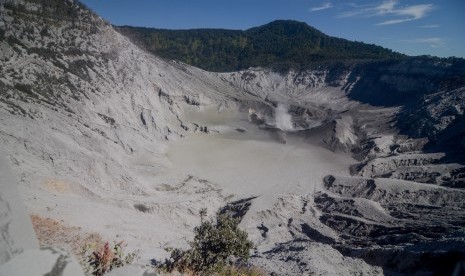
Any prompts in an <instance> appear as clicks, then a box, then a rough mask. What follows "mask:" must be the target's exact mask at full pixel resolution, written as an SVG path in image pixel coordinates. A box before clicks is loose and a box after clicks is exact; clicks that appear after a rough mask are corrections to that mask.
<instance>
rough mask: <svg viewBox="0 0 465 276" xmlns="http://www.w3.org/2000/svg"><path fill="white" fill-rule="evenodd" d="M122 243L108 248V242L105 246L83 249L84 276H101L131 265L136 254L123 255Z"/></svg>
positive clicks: (94, 245) (90, 246)
mask: <svg viewBox="0 0 465 276" xmlns="http://www.w3.org/2000/svg"><path fill="white" fill-rule="evenodd" d="M124 247H125V246H124V245H123V242H122V241H121V242H119V243H114V245H113V247H110V244H109V242H106V243H105V244H103V245H102V244H100V245H98V244H89V245H87V247H86V248H84V253H83V255H84V260H83V266H84V272H85V274H86V275H93V276H101V275H103V274H105V273H107V272H109V271H110V270H112V269H115V268H117V267H121V266H124V265H126V264H131V263H132V262H133V261H134V259H135V257H136V252H132V253H128V254H125V253H124Z"/></svg>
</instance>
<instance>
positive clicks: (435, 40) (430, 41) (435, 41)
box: [405, 37, 446, 48]
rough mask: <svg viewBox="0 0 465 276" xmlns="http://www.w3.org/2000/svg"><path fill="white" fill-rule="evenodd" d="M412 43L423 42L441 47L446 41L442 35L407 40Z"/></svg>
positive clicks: (432, 46)
mask: <svg viewBox="0 0 465 276" xmlns="http://www.w3.org/2000/svg"><path fill="white" fill-rule="evenodd" d="M405 41H406V42H410V43H422V44H428V45H429V46H430V47H431V48H439V47H443V46H445V45H446V42H445V40H444V39H443V38H441V37H426V38H415V39H411V40H405Z"/></svg>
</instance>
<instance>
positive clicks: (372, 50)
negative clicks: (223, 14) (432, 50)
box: [118, 20, 403, 71]
mask: <svg viewBox="0 0 465 276" xmlns="http://www.w3.org/2000/svg"><path fill="white" fill-rule="evenodd" d="M118 30H119V31H120V32H122V33H123V34H125V35H128V36H129V37H131V38H133V39H134V40H136V41H137V42H138V43H139V44H142V45H143V46H145V47H146V48H147V49H148V50H149V51H151V52H153V53H155V54H157V55H159V56H161V57H164V58H168V59H176V60H180V61H182V62H185V63H188V64H191V65H194V66H197V67H200V68H202V69H205V70H210V71H236V70H241V69H246V68H249V67H255V66H262V67H270V68H274V69H276V70H278V71H283V70H289V69H290V68H293V69H306V68H309V67H310V66H314V65H315V63H321V62H327V61H335V60H351V59H365V60H368V59H387V58H400V57H403V55H401V54H399V53H395V52H392V51H391V50H389V49H386V48H382V47H380V46H376V45H373V44H365V43H362V42H353V41H348V40H345V39H341V38H335V37H330V36H327V35H325V34H323V33H322V32H320V31H318V30H316V29H315V28H312V27H310V26H308V25H307V24H305V23H301V22H297V21H290V20H287V21H283V20H279V21H274V22H271V23H269V24H267V25H264V26H261V27H257V28H252V29H249V30H246V31H235V30H218V29H197V30H160V29H151V28H138V27H127V26H124V27H118Z"/></svg>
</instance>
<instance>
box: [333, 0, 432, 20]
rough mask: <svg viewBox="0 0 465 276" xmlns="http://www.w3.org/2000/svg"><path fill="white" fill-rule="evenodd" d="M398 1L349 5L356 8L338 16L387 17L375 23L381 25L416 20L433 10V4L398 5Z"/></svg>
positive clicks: (390, 0)
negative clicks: (358, 5)
mask: <svg viewBox="0 0 465 276" xmlns="http://www.w3.org/2000/svg"><path fill="white" fill-rule="evenodd" d="M398 3H399V1H398V0H386V1H383V2H381V3H378V4H376V5H371V6H368V7H357V6H355V5H351V6H352V7H354V8H356V9H353V10H351V11H347V12H344V13H342V14H340V17H354V16H361V17H385V18H386V17H388V18H386V20H384V21H383V22H380V23H378V24H376V25H378V26H382V25H392V24H399V23H403V22H408V21H413V20H418V19H421V18H423V17H425V16H427V15H428V13H429V12H431V11H432V10H434V5H433V4H420V5H411V6H399V4H398Z"/></svg>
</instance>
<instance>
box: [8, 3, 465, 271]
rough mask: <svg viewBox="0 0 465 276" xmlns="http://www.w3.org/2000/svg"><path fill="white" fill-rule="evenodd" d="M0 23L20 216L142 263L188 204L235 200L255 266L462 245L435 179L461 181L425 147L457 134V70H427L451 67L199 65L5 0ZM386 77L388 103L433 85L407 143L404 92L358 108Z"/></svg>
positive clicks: (87, 22) (362, 261) (349, 263)
mask: <svg viewBox="0 0 465 276" xmlns="http://www.w3.org/2000/svg"><path fill="white" fill-rule="evenodd" d="M0 30H1V31H0V35H1V37H2V40H1V41H0V49H1V51H0V76H1V77H0V144H1V146H0V150H1V153H2V154H3V155H5V156H7V158H8V160H9V162H10V164H11V165H12V167H13V170H14V172H15V173H16V176H17V179H18V188H19V190H20V192H21V195H22V197H23V199H24V201H25V204H26V206H27V207H28V210H29V211H30V212H31V213H36V214H38V215H39V216H42V217H50V218H54V219H56V220H59V221H60V220H61V221H63V222H64V223H65V224H69V225H72V226H78V227H81V230H82V231H83V232H98V233H100V234H101V235H102V236H103V237H104V238H105V239H109V240H113V239H124V240H125V241H126V242H127V243H128V244H129V246H130V247H131V248H133V249H141V256H142V258H141V261H140V262H141V263H144V262H146V263H148V260H150V259H152V258H156V259H158V260H161V259H162V258H163V257H165V256H166V255H167V253H166V252H165V251H164V250H163V249H164V248H166V247H177V246H185V245H186V240H187V239H189V238H190V237H191V235H192V232H191V229H192V228H193V227H194V226H195V225H196V224H197V223H198V222H199V219H198V216H197V213H198V211H199V210H200V209H201V208H204V207H207V208H208V210H209V212H210V214H213V213H214V212H215V211H216V210H217V209H218V208H220V207H222V206H224V205H225V204H229V205H237V204H240V202H242V203H244V202H245V203H246V204H245V206H247V208H245V209H244V212H242V215H243V217H242V222H241V227H243V228H244V229H246V230H247V231H248V233H249V236H250V238H251V239H252V240H253V241H254V243H255V244H256V245H257V249H256V251H255V252H254V257H253V258H252V262H253V263H254V264H257V265H261V266H263V267H264V268H266V269H267V270H269V271H270V272H273V271H274V272H277V273H278V274H283V275H285V274H289V275H300V274H305V273H309V274H310V273H318V274H326V275H334V274H351V273H363V274H380V273H382V272H383V270H384V271H385V272H389V271H394V272H404V273H410V272H416V271H422V270H424V271H438V270H437V269H443V270H444V271H447V269H451V266H454V265H455V261H458V260H459V259H460V258H456V257H457V256H459V257H460V256H461V255H460V254H463V245H464V233H463V232H464V231H463V223H464V222H463V216H464V213H465V211H464V206H463V198H464V197H465V192H464V191H463V190H461V189H455V188H450V187H447V186H452V187H462V184H461V183H463V181H462V178H463V169H464V168H463V165H461V164H460V163H457V162H456V161H457V160H460V159H458V158H456V159H455V160H451V159H445V158H444V156H445V154H444V153H442V152H435V153H428V154H425V153H424V152H423V151H422V150H423V147H424V146H425V144H427V142H428V139H429V140H430V141H433V140H434V141H446V139H445V138H442V137H463V134H461V132H460V129H461V128H460V124H459V125H458V126H457V125H456V123H455V122H456V120H460V118H462V117H460V116H461V115H462V112H463V108H461V107H460V106H461V104H462V103H463V102H462V101H460V97H461V96H460V95H461V91H462V90H463V89H462V88H460V87H462V86H463V85H462V83H461V81H460V79H461V78H462V77H463V75H461V73H460V71H459V73H455V72H456V71H454V70H451V71H448V69H447V68H449V67H447V66H445V65H443V64H438V65H437V67H434V68H439V69H438V71H439V73H438V74H437V75H438V76H439V77H438V78H439V79H440V80H446V79H447V76H450V75H454V76H458V77H454V78H452V79H454V80H457V79H458V80H459V81H457V82H453V81H450V82H448V81H444V83H448V84H449V85H448V86H444V85H440V84H438V83H436V82H435V81H432V82H433V83H432V85H433V86H431V85H428V84H427V85H426V86H425V85H424V81H423V80H424V79H425V78H427V77H424V78H419V79H415V78H414V77H413V76H414V75H409V74H408V73H405V72H412V71H411V70H409V69H408V67H409V66H410V65H409V63H408V62H405V63H404V65H402V66H401V67H402V68H403V69H402V70H404V71H402V70H401V71H396V70H394V69H392V70H391V69H390V70H384V69H383V70H380V71H378V73H373V74H371V73H370V72H371V71H372V70H371V69H372V68H371V67H370V66H368V67H367V69H366V71H365V70H362V69H360V68H363V67H360V66H358V65H357V66H356V67H353V66H342V67H331V68H326V67H321V68H319V69H318V70H316V69H315V70H306V71H298V72H297V71H292V70H291V71H288V72H287V73H284V74H282V73H281V74H279V73H276V72H273V71H271V70H268V69H260V68H256V69H248V70H243V71H239V72H230V73H212V72H206V71H203V70H201V69H198V68H195V67H191V66H188V65H186V64H182V63H180V62H168V61H165V60H163V59H161V58H159V57H156V56H153V55H152V54H150V53H148V52H145V51H144V50H141V49H140V48H138V47H137V46H135V45H134V44H133V43H132V42H131V41H130V40H129V39H128V38H126V37H124V36H122V35H121V34H119V33H118V32H116V31H115V30H114V29H113V28H112V27H111V26H110V25H108V24H107V23H105V22H104V21H103V20H102V19H101V18H99V17H98V16H96V15H95V14H93V13H92V12H90V11H88V10H87V9H85V8H83V7H81V6H80V5H79V4H76V3H75V2H72V1H60V0H54V1H45V0H26V1H3V2H1V4H0ZM384 68H387V67H384ZM389 68H391V67H389ZM392 68H394V67H392ZM441 68H442V69H441ZM433 71H434V70H433ZM396 72H401V73H396ZM431 72H432V71H431V70H430V71H428V72H425V73H424V76H429V74H431ZM435 74H436V73H435ZM374 75H376V77H375V78H372V77H373V76H374ZM394 76H396V77H395V78H394ZM408 80H411V81H412V83H410V82H409V81H408ZM416 81H417V82H416ZM386 82H389V83H391V82H392V87H393V92H394V94H395V95H396V97H397V99H400V98H402V97H401V95H402V94H401V93H400V92H401V91H404V90H402V89H404V88H406V86H405V85H404V84H405V83H406V82H408V83H409V86H408V89H407V90H405V91H406V93H411V92H416V93H417V92H418V91H421V89H422V87H429V88H428V89H429V90H427V91H426V92H427V94H429V96H425V98H424V100H420V101H419V102H418V105H419V108H420V109H421V110H422V112H424V113H425V114H430V115H431V118H433V119H432V120H426V119H425V120H424V121H423V123H422V124H421V125H422V127H423V129H424V131H422V132H419V133H417V134H416V135H417V136H415V137H414V138H408V137H407V136H402V135H399V134H400V133H399V130H398V129H397V128H396V126H397V125H399V122H400V121H401V119H402V118H406V117H409V116H413V115H412V114H414V112H413V111H409V109H408V106H406V107H403V108H402V107H401V106H400V105H401V104H404V103H407V102H405V101H396V102H394V103H390V104H389V106H390V107H384V108H380V107H374V106H372V105H370V104H369V103H370V99H372V98H373V94H372V93H373V91H375V90H376V89H377V88H379V87H384V84H385V83H386ZM370 83H371V85H372V88H373V90H370V86H369V84H370ZM422 85H423V86H422ZM365 88H366V89H365ZM394 88H396V89H397V90H395V89H394ZM363 91H366V92H365V94H364V93H363ZM377 91H378V90H377ZM441 91H444V92H441ZM370 93H371V94H370ZM379 93H383V94H382V95H385V93H390V91H389V90H383V91H381V92H379ZM396 93H397V94H396ZM353 95H358V96H359V97H360V98H359V100H360V101H354V100H353V99H352V98H354V97H355V96H353ZM415 95H416V94H415ZM428 99H434V101H437V102H438V103H441V104H440V105H438V106H435V105H434V104H433V103H432V102H430V101H429V100H428ZM450 99H456V100H455V101H452V100H450ZM415 100H419V99H416V96H412V97H411V98H410V100H409V103H411V102H415ZM386 105H388V104H386ZM450 106H456V109H454V110H456V111H454V112H455V113H453V114H454V116H455V117H453V118H452V117H450V113H449V110H450V108H452V107H450ZM412 110H415V109H412ZM447 116H449V117H447ZM425 118H426V116H425ZM444 118H449V120H446V119H444ZM412 121H415V122H416V121H418V122H421V121H419V120H416V119H415V117H412ZM459 122H460V121H459ZM436 126H437V127H436ZM433 127H434V128H433ZM432 129H436V130H437V131H431V130H432ZM448 133H455V134H457V135H458V136H457V135H455V134H454V135H455V136H448V135H449V134H448ZM412 134H413V133H412ZM423 135H426V136H427V137H426V138H425V137H423ZM450 135H452V134H450ZM460 135H462V136H460ZM435 139H437V140H435ZM441 139H444V140H441ZM446 144H447V143H443V145H446ZM438 149H440V148H438ZM353 157H354V158H356V159H354V158H353ZM452 162H453V163H452ZM349 169H350V170H349ZM351 174H352V175H351ZM328 175H331V176H328ZM354 175H355V176H354ZM385 178H391V179H385ZM461 181H462V182H461ZM244 198H245V199H246V200H242V201H237V200H240V199H244ZM238 202H239V203H238ZM233 209H234V208H233ZM235 209H237V208H235ZM239 209H241V208H239ZM450 214H452V216H450ZM435 225H439V226H435ZM433 226H435V227H433ZM413 242H414V243H418V244H420V245H421V246H412V243H413ZM393 252H395V253H396V254H393ZM450 252H456V253H457V254H458V255H457V254H456V255H453V257H454V258H453V260H454V262H451V264H450V265H449V266H444V265H443V266H441V265H437V266H436V267H430V266H429V265H430V264H436V263H434V262H433V261H438V260H441V258H444V257H447V256H449V255H447V254H450ZM454 254H455V253H454ZM388 256H391V257H389V258H387V257H388ZM401 258H403V259H402V260H400V259H401ZM424 258H429V259H428V260H430V261H431V262H430V263H428V265H426V264H424V263H422V262H421V261H422V260H423V259H424ZM146 263H144V264H146ZM412 264H415V265H412Z"/></svg>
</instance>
